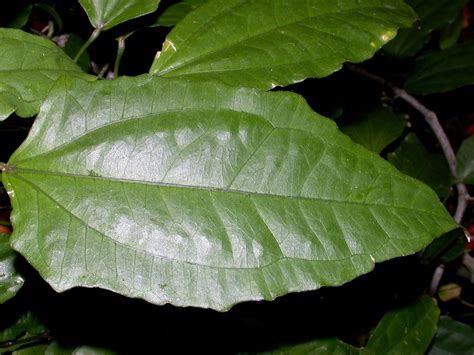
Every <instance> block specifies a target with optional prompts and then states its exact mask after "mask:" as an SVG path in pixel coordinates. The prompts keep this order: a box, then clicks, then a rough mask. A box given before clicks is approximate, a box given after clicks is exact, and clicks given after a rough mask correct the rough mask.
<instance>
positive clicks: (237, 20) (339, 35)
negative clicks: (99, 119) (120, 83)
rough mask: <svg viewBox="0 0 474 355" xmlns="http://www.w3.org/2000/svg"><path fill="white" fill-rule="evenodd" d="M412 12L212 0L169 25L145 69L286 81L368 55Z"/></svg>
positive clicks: (236, 81)
mask: <svg viewBox="0 0 474 355" xmlns="http://www.w3.org/2000/svg"><path fill="white" fill-rule="evenodd" d="M414 19H415V14H414V12H413V11H412V10H411V8H410V7H408V6H407V5H406V4H405V3H403V2H402V1H399V0H383V1H382V0H358V1H356V0H342V1H332V0H310V1H303V0H291V1H289V0H259V1H251V0H213V1H209V2H207V3H206V4H204V5H202V6H201V7H199V8H198V9H196V10H195V11H193V12H192V13H190V14H189V15H188V16H186V18H185V19H184V20H183V21H181V22H180V23H178V24H177V25H176V27H175V28H174V29H173V30H172V31H171V33H170V34H169V36H168V37H167V39H166V41H165V42H164V43H163V48H162V50H161V52H159V53H158V54H157V57H156V59H155V61H154V63H153V65H152V67H151V69H150V73H151V74H154V75H159V76H166V77H180V78H186V79H191V80H218V81H221V82H223V83H225V84H229V85H233V86H247V87H257V88H262V89H271V88H273V87H276V86H286V85H288V84H291V83H295V82H299V81H302V80H304V79H305V78H308V77H318V78H320V77H324V76H327V75H329V74H331V73H333V72H334V71H336V70H338V69H340V68H341V65H342V63H344V62H346V61H350V62H361V61H363V60H365V59H367V58H370V57H371V56H372V55H373V54H374V53H375V52H376V51H377V50H378V49H379V48H380V47H382V46H383V45H384V44H385V43H387V42H388V41H389V40H391V39H392V38H393V37H394V36H395V35H396V33H397V30H398V28H399V27H403V26H409V25H410V24H411V23H412V22H413V20H414Z"/></svg>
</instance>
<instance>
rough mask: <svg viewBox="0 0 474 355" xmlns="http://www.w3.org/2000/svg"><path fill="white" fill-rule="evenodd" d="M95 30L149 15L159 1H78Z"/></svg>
mask: <svg viewBox="0 0 474 355" xmlns="http://www.w3.org/2000/svg"><path fill="white" fill-rule="evenodd" d="M79 3H80V4H81V6H82V7H83V8H84V10H85V11H86V13H87V16H88V17H89V21H90V22H91V24H92V26H94V27H95V28H100V29H102V30H107V29H109V28H112V27H114V26H116V25H118V24H120V23H122V22H125V21H128V20H131V19H134V18H137V17H140V16H143V15H146V14H149V13H151V12H153V11H155V10H156V9H157V8H158V4H159V3H160V0H127V1H119V0H79Z"/></svg>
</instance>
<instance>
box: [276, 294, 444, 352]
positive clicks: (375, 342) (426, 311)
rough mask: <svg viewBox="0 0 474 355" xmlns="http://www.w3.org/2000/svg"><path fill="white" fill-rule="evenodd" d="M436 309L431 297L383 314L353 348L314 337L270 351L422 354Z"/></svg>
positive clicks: (432, 330)
mask: <svg viewBox="0 0 474 355" xmlns="http://www.w3.org/2000/svg"><path fill="white" fill-rule="evenodd" d="M438 317H439V309H438V307H437V306H436V304H435V302H434V300H433V299H431V298H430V297H422V298H421V299H420V300H419V301H418V302H416V303H414V304H412V305H409V306H408V307H404V308H401V309H398V310H394V311H391V312H389V313H387V314H386V315H385V316H384V317H383V318H382V320H381V321H380V323H379V324H378V325H377V327H376V328H375V331H374V332H373V334H372V336H371V337H370V338H369V341H368V343H367V345H366V346H365V347H364V348H356V347H354V346H351V345H349V344H346V343H344V342H342V341H340V340H338V339H336V338H328V339H318V340H314V341H312V342H308V343H305V344H298V345H296V346H291V347H286V348H283V349H280V350H277V351H274V352H272V353H271V354H291V355H296V354H301V355H303V354H361V355H363V354H386V353H387V352H388V351H390V353H393V354H404V353H405V354H422V353H423V352H424V350H425V349H427V348H428V346H429V344H430V342H431V339H432V338H433V336H434V335H435V333H436V326H437V322H438Z"/></svg>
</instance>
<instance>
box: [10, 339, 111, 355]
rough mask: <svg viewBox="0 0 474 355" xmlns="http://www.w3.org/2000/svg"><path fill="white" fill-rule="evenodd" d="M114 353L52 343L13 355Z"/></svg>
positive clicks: (107, 354) (32, 347) (89, 347)
mask: <svg viewBox="0 0 474 355" xmlns="http://www.w3.org/2000/svg"><path fill="white" fill-rule="evenodd" d="M114 354H116V353H115V352H113V351H111V350H107V349H102V348H98V347H92V346H86V345H82V346H65V345H62V344H61V343H58V342H56V341H53V342H52V343H51V344H49V345H44V344H43V345H36V346H31V347H28V348H25V349H21V350H17V351H15V352H13V355H114Z"/></svg>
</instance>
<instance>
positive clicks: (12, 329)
mask: <svg viewBox="0 0 474 355" xmlns="http://www.w3.org/2000/svg"><path fill="white" fill-rule="evenodd" d="M45 330H46V327H45V326H44V325H43V324H42V323H41V321H40V320H39V319H38V317H36V316H35V315H34V314H33V313H32V312H25V313H23V314H21V315H20V316H19V317H18V319H17V320H16V322H15V323H14V324H12V325H10V326H9V327H8V328H6V329H1V330H0V342H6V341H12V340H16V339H18V338H19V337H21V336H23V335H25V334H29V336H31V335H34V334H40V333H42V332H44V331H45Z"/></svg>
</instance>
